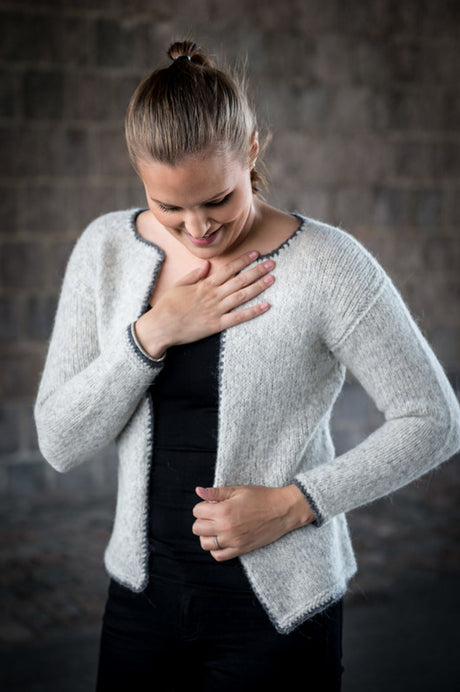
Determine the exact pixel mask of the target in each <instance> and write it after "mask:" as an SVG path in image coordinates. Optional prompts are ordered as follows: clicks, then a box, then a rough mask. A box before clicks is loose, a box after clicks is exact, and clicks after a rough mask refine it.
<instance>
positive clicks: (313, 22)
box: [0, 0, 460, 495]
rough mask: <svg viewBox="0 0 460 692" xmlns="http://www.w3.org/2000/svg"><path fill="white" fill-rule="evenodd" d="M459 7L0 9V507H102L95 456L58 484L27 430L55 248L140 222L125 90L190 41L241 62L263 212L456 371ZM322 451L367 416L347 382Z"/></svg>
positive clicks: (359, 429)
mask: <svg viewBox="0 0 460 692" xmlns="http://www.w3.org/2000/svg"><path fill="white" fill-rule="evenodd" d="M459 32H460V5H459V4H458V3H457V2H455V0H436V2H433V1H432V0H368V1H367V2H362V0H348V2H346V3H345V2H341V1H340V0H285V1H284V2H277V1H275V0H271V1H270V0H263V1H262V0H245V1H243V0H233V1H232V2H223V1H218V0H208V1H207V2H205V1H198V0H189V1H188V2H178V1H177V0H168V1H167V2H166V1H164V0H155V1H152V0H104V1H99V2H93V1H91V2H90V1H89V0H82V1H81V2H77V1H76V0H73V1H72V0H54V1H52V0H49V1H46V0H45V1H44V2H32V1H31V0H30V1H29V2H26V1H24V0H16V1H15V2H5V1H0V73H1V74H0V148H1V160H2V169H1V172H0V196H1V207H0V272H1V288H0V336H1V343H0V349H1V352H0V356H1V361H2V370H1V377H0V396H1V398H2V405H1V411H0V449H1V462H0V495H1V494H4V493H10V494H13V495H14V494H24V493H36V492H43V491H62V492H80V491H82V492H84V493H90V492H104V491H106V490H108V489H110V491H112V490H113V487H114V483H115V481H114V473H113V472H112V465H113V455H112V453H110V452H109V453H108V454H107V456H106V457H105V458H103V459H100V460H99V461H98V462H97V463H95V464H88V465H83V466H82V467H81V468H80V469H78V470H75V471H74V472H72V473H71V474H69V475H68V476H59V475H58V474H56V473H55V472H54V471H53V470H52V469H51V468H49V467H48V465H46V464H44V463H43V462H42V460H41V458H40V454H39V452H38V450H37V444H36V436H35V431H34V425H33V419H32V403H33V400H34V396H35V392H36V388H37V384H38V379H39V373H40V370H41V367H42V364H43V358H44V355H45V352H46V343H47V339H48V337H49V333H50V329H51V324H52V319H53V314H54V311H55V307H56V299H57V295H58V292H59V287H60V284H61V281H62V276H63V272H64V268H65V264H66V260H67V257H68V255H69V252H70V249H71V247H72V244H73V242H74V241H75V239H76V237H77V236H78V234H79V233H80V232H81V231H82V229H83V228H84V226H85V225H86V224H87V223H88V222H89V221H90V220H91V219H92V218H94V217H95V216H97V215H99V214H101V213H103V212H106V211H109V210H114V209H121V208H126V207H128V206H137V205H143V192H142V188H141V186H140V184H139V182H138V180H137V179H136V177H135V175H134V173H133V172H132V171H131V169H130V166H129V163H128V159H127V155H126V151H125V146H124V141H123V134H122V122H123V117H124V111H125V108H126V105H127V102H128V99H129V96H130V94H131V93H132V91H133V89H134V87H135V85H136V84H137V83H138V81H139V80H140V78H141V77H143V76H144V75H145V74H146V73H147V72H148V71H150V69H152V68H153V67H156V66H158V65H159V64H167V59H166V57H165V50H166V49H167V47H168V45H169V43H170V42H171V40H173V39H175V38H181V37H182V36H184V35H190V36H192V37H194V38H196V40H198V42H199V43H201V45H202V46H203V47H204V48H206V49H207V51H208V52H209V53H211V54H213V55H215V56H216V57H217V58H219V57H222V56H223V55H225V56H226V57H227V58H228V59H229V60H230V62H234V61H235V60H241V59H244V57H245V56H246V55H247V58H248V64H249V67H248V75H249V81H250V85H251V88H252V93H253V95H254V100H255V103H256V105H257V108H258V112H259V117H260V125H261V131H262V132H264V131H265V132H266V131H268V130H270V131H271V134H272V142H271V144H270V146H269V147H268V149H267V152H266V162H267V165H268V168H269V170H270V172H271V187H270V192H269V194H268V199H269V200H270V201H272V202H273V203H274V204H276V205H279V206H281V207H283V208H287V209H290V210H298V211H302V212H304V213H306V214H307V215H310V216H313V217H317V218H320V219H322V220H325V221H327V222H329V223H332V224H338V225H341V226H342V227H344V228H346V229H347V230H349V231H351V232H352V233H354V234H355V235H356V236H357V237H358V238H359V239H360V240H361V241H362V242H363V243H364V244H365V245H366V246H367V247H368V248H369V249H370V250H371V251H372V252H373V253H374V254H376V256H377V257H378V259H379V260H380V261H381V262H382V263H383V265H384V266H385V267H386V269H387V270H388V272H389V273H390V275H391V276H392V277H393V279H394V280H395V282H396V284H397V285H398V286H399V288H400V290H401V291H402V293H403V295H404V297H405V299H406V300H407V302H408V304H409V306H410V308H411V310H412V311H413V313H414V315H415V316H416V319H417V321H418V322H419V324H420V326H421V328H422V330H423V331H424V332H425V333H426V334H427V336H428V338H429V339H430V340H431V342H432V344H433V346H434V349H435V351H436V353H437V355H438V356H439V357H440V359H441V362H442V363H443V365H444V366H445V367H446V369H447V370H448V371H449V373H450V375H451V376H452V377H453V379H454V381H455V376H456V373H458V372H459V371H460V349H459V321H458V287H459V276H460V272H459V265H460V263H459V254H460V250H459V238H458V224H459V221H460V211H459V205H458V203H457V204H456V200H457V198H458V192H459V188H460V182H459V172H460V163H459V145H460V131H459V128H460V87H459V69H458V68H459V60H460V58H459V56H460V51H459ZM344 397H345V400H346V404H345V405H344V404H341V405H339V408H338V413H337V415H336V417H335V431H336V436H337V441H338V447H339V449H340V448H341V447H346V446H347V445H348V444H352V443H355V442H356V441H357V440H358V438H360V436H363V435H364V434H366V433H367V432H368V430H370V429H372V428H373V427H374V426H375V424H376V422H377V421H378V417H377V416H376V412H375V410H374V409H373V408H372V406H371V405H370V403H369V402H368V401H367V399H365V398H364V395H363V394H362V392H361V390H360V389H359V388H358V387H357V385H356V384H355V383H350V384H349V385H348V386H347V388H346V390H345V392H344Z"/></svg>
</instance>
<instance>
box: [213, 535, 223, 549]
mask: <svg viewBox="0 0 460 692" xmlns="http://www.w3.org/2000/svg"><path fill="white" fill-rule="evenodd" d="M214 543H215V544H216V548H217V550H222V548H221V547H220V545H219V541H218V540H217V536H214Z"/></svg>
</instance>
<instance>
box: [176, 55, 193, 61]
mask: <svg viewBox="0 0 460 692" xmlns="http://www.w3.org/2000/svg"><path fill="white" fill-rule="evenodd" d="M183 58H185V59H186V60H190V61H191V60H192V58H191V57H190V55H178V56H177V58H174V60H182V59H183Z"/></svg>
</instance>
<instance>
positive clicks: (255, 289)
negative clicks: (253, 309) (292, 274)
mask: <svg viewBox="0 0 460 692" xmlns="http://www.w3.org/2000/svg"><path fill="white" fill-rule="evenodd" d="M274 281H275V277H274V276H272V275H269V276H264V277H263V278H262V279H259V280H258V281H256V282H255V283H253V284H251V285H250V286H246V287H245V288H240V289H238V290H237V291H235V292H234V293H231V294H230V295H229V296H227V297H226V298H225V299H224V300H223V301H222V303H221V307H222V310H223V313H224V314H226V313H229V312H230V311H231V310H234V309H235V308H237V307H239V306H240V305H243V303H247V302H248V300H251V299H252V298H255V297H256V296H258V295H260V294H261V293H262V292H263V291H265V290H266V289H267V288H268V287H269V286H271V285H272V284H273V283H274Z"/></svg>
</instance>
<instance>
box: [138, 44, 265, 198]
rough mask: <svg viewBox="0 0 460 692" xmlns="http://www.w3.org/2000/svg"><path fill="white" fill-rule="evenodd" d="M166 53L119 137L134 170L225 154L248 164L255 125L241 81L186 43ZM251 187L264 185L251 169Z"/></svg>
mask: <svg viewBox="0 0 460 692" xmlns="http://www.w3.org/2000/svg"><path fill="white" fill-rule="evenodd" d="M168 55H169V57H170V58H171V59H172V63H171V65H170V66H169V67H167V68H164V69H160V70H156V71H155V72H152V73H151V74H150V75H149V76H148V77H146V78H145V79H144V80H143V81H142V82H141V83H140V84H139V86H138V87H137V89H136V91H135V92H134V94H133V96H132V98H131V101H130V103H129V106H128V111H127V115H126V121H125V134H126V142H127V145H128V152H129V156H130V159H131V163H132V164H133V166H134V168H135V170H138V164H139V162H141V161H145V160H147V161H148V160H149V159H153V160H154V161H159V162H161V163H168V164H170V165H175V164H176V163H178V162H179V161H180V160H181V159H183V158H184V157H185V156H188V155H197V156H201V155H206V154H208V153H209V152H215V151H225V150H227V151H230V152H232V153H233V154H234V155H235V156H236V157H237V158H238V159H239V160H241V162H242V163H249V159H248V157H249V150H250V143H251V135H252V133H253V132H254V131H256V130H257V123H256V117H255V113H254V111H253V109H252V108H251V106H250V105H249V101H248V97H247V94H246V86H245V82H244V78H243V77H241V76H240V77H236V76H230V75H229V74H226V73H224V72H222V71H221V70H219V69H218V68H217V67H216V66H215V65H214V63H213V62H212V61H211V60H210V59H209V58H208V57H207V56H206V55H204V54H203V53H202V52H201V50H200V48H199V47H198V46H197V45H196V44H195V43H193V42H192V41H182V42H176V43H173V44H172V45H171V47H170V48H169V50H168ZM251 183H252V189H253V191H254V192H257V191H258V185H257V184H258V183H262V184H264V179H263V178H262V176H261V175H260V174H259V173H258V172H256V170H255V169H254V168H253V169H252V170H251Z"/></svg>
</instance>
